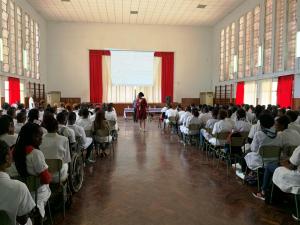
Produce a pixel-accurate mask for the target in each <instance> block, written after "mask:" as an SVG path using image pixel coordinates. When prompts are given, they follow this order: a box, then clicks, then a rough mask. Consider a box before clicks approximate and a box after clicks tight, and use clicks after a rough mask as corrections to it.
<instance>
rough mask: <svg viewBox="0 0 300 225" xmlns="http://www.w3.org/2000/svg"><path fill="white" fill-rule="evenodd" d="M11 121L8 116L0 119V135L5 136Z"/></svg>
mask: <svg viewBox="0 0 300 225" xmlns="http://www.w3.org/2000/svg"><path fill="white" fill-rule="evenodd" d="M13 122H14V121H13V119H12V117H11V116H9V115H3V116H1V117H0V135H3V134H6V133H8V132H9V127H10V125H11V124H12V123H13Z"/></svg>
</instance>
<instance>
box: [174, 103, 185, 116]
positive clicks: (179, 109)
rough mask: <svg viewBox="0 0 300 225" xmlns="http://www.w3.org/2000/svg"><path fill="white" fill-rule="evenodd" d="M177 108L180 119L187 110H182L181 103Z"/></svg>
mask: <svg viewBox="0 0 300 225" xmlns="http://www.w3.org/2000/svg"><path fill="white" fill-rule="evenodd" d="M176 110H177V112H178V119H180V118H181V117H182V116H183V114H184V113H185V111H184V110H182V107H181V105H178V106H177V108H176Z"/></svg>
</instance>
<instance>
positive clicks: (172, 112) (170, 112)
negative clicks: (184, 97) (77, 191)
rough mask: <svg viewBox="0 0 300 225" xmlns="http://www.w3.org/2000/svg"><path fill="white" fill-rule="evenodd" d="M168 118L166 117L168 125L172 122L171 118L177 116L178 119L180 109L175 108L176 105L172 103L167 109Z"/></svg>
mask: <svg viewBox="0 0 300 225" xmlns="http://www.w3.org/2000/svg"><path fill="white" fill-rule="evenodd" d="M165 116H166V119H165V121H164V122H165V123H166V124H167V125H168V124H169V123H170V120H169V118H170V117H173V118H175V120H178V111H177V110H176V109H175V105H170V108H169V109H168V110H167V111H166V114H165Z"/></svg>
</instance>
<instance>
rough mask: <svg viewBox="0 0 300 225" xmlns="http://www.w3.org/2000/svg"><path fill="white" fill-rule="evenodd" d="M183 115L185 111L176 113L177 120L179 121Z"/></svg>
mask: <svg viewBox="0 0 300 225" xmlns="http://www.w3.org/2000/svg"><path fill="white" fill-rule="evenodd" d="M184 113H185V111H182V110H180V111H178V118H179V120H180V118H181V117H182V116H183V115H184Z"/></svg>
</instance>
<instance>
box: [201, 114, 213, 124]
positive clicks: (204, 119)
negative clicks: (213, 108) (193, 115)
mask: <svg viewBox="0 0 300 225" xmlns="http://www.w3.org/2000/svg"><path fill="white" fill-rule="evenodd" d="M211 118H212V116H211V114H210V113H201V114H200V115H199V120H200V122H201V125H202V126H205V124H206V123H207V121H208V120H209V119H211Z"/></svg>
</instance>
